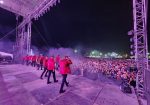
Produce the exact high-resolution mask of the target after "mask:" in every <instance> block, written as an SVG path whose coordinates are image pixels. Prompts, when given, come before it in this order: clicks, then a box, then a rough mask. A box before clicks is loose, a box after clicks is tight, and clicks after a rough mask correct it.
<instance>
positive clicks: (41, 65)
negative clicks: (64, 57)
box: [40, 54, 44, 70]
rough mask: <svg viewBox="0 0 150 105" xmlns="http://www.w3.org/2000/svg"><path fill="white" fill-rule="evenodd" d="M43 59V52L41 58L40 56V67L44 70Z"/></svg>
mask: <svg viewBox="0 0 150 105" xmlns="http://www.w3.org/2000/svg"><path fill="white" fill-rule="evenodd" d="M43 59H44V56H42V54H41V58H40V68H41V70H43Z"/></svg>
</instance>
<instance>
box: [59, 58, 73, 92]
mask: <svg viewBox="0 0 150 105" xmlns="http://www.w3.org/2000/svg"><path fill="white" fill-rule="evenodd" d="M70 64H72V61H71V59H70V58H69V57H68V56H65V58H64V59H62V60H61V61H60V64H59V65H60V74H62V76H63V78H62V83H61V87H60V91H59V93H64V92H65V90H63V87H64V83H65V84H66V86H68V84H69V82H67V80H66V79H67V75H68V74H70V73H71V69H70Z"/></svg>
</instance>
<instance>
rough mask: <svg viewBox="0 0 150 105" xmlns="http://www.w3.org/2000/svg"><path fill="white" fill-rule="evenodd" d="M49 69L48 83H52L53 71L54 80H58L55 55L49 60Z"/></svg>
mask: <svg viewBox="0 0 150 105" xmlns="http://www.w3.org/2000/svg"><path fill="white" fill-rule="evenodd" d="M47 69H48V78H47V84H50V83H51V82H50V76H51V73H53V79H54V82H58V80H56V75H55V61H54V56H51V57H50V58H49V59H48V62H47Z"/></svg>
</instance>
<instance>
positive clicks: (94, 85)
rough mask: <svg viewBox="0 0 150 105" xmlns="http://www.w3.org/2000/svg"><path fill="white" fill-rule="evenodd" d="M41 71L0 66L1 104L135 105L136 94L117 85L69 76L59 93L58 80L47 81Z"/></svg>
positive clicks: (18, 66) (58, 76)
mask: <svg viewBox="0 0 150 105" xmlns="http://www.w3.org/2000/svg"><path fill="white" fill-rule="evenodd" d="M41 73H42V71H41V70H36V68H33V67H30V66H25V65H19V64H18V65H0V105H138V101H137V98H136V95H135V94H134V93H133V94H124V93H122V92H121V91H120V89H119V86H118V85H115V84H111V83H105V82H102V81H100V80H98V81H93V80H90V79H87V78H85V77H82V76H76V75H69V76H68V81H69V83H70V86H69V87H65V90H66V92H65V93H64V94H59V88H60V85H61V79H62V77H61V75H60V74H59V73H58V72H56V74H57V79H58V81H59V82H58V83H54V82H53V78H51V81H52V83H51V84H46V78H44V79H43V80H41V79H40V78H39V77H40V75H41Z"/></svg>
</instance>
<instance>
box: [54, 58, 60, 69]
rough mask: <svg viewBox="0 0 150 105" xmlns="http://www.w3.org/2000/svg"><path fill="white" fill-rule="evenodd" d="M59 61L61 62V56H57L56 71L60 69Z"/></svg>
mask: <svg viewBox="0 0 150 105" xmlns="http://www.w3.org/2000/svg"><path fill="white" fill-rule="evenodd" d="M59 61H60V55H57V56H56V63H55V64H56V70H58V68H59Z"/></svg>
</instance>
